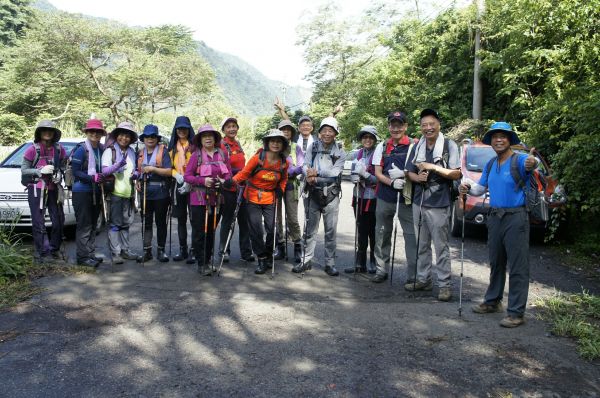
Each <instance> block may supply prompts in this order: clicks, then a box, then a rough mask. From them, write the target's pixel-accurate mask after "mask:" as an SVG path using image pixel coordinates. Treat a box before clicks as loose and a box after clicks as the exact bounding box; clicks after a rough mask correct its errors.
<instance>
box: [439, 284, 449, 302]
mask: <svg viewBox="0 0 600 398" xmlns="http://www.w3.org/2000/svg"><path fill="white" fill-rule="evenodd" d="M451 298H452V288H450V287H440V292H439V293H438V300H440V301H450V299H451Z"/></svg>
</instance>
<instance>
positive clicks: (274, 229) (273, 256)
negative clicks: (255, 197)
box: [271, 195, 287, 279]
mask: <svg viewBox="0 0 600 398" xmlns="http://www.w3.org/2000/svg"><path fill="white" fill-rule="evenodd" d="M277 202H279V201H278V200H277V195H275V212H274V213H273V251H272V252H271V279H273V278H274V277H275V242H276V241H277ZM286 244H287V242H286Z"/></svg>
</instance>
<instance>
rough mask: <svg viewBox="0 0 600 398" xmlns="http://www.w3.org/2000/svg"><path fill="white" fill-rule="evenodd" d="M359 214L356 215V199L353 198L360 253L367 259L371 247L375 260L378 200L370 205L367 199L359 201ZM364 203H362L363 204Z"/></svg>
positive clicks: (371, 201)
mask: <svg viewBox="0 0 600 398" xmlns="http://www.w3.org/2000/svg"><path fill="white" fill-rule="evenodd" d="M358 201H359V209H358V214H357V213H356V198H355V197H354V198H352V209H353V212H354V214H355V215H357V219H356V220H357V224H358V225H357V232H358V233H357V235H358V237H357V239H356V240H357V242H358V252H359V253H364V254H362V255H363V256H364V258H366V253H367V248H368V246H369V245H370V246H371V256H370V257H371V258H372V259H374V258H375V224H376V222H375V209H376V206H377V200H375V199H371V200H370V201H369V202H368V203H367V200H366V199H359V200H358ZM361 202H362V203H361Z"/></svg>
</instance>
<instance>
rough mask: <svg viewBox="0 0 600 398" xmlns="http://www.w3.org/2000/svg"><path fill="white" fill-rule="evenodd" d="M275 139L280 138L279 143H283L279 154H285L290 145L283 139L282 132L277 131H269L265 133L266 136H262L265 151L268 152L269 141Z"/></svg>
mask: <svg viewBox="0 0 600 398" xmlns="http://www.w3.org/2000/svg"><path fill="white" fill-rule="evenodd" d="M274 138H275V139H276V138H281V141H282V142H283V148H282V149H281V152H285V151H286V150H287V148H288V146H289V145H290V143H289V141H288V139H287V138H285V135H284V134H283V132H282V131H281V130H279V129H271V130H269V131H267V134H265V135H264V136H263V146H264V148H265V150H266V151H268V150H269V140H271V139H274Z"/></svg>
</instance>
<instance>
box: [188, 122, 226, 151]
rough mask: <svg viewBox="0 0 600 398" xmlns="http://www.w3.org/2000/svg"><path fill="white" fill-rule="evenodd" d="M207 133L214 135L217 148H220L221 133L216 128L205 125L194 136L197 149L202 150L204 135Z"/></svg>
mask: <svg viewBox="0 0 600 398" xmlns="http://www.w3.org/2000/svg"><path fill="white" fill-rule="evenodd" d="M206 133H212V134H213V136H214V137H215V147H218V146H220V145H221V133H219V132H218V131H217V130H215V128H214V127H213V126H212V125H211V124H205V125H204V126H201V127H200V128H199V129H198V132H197V133H196V135H195V136H194V141H193V142H194V145H195V146H196V147H197V148H200V147H201V146H202V140H201V138H202V134H206Z"/></svg>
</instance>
